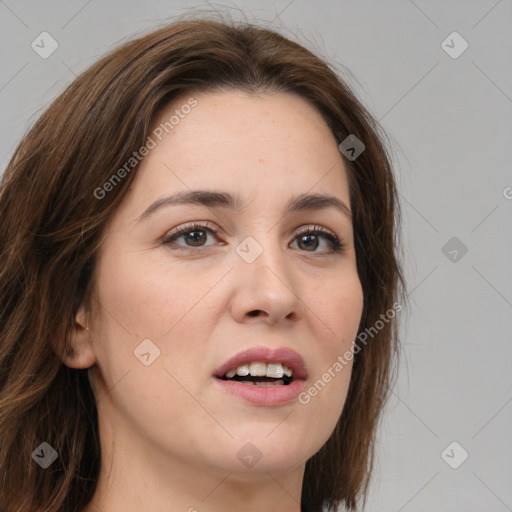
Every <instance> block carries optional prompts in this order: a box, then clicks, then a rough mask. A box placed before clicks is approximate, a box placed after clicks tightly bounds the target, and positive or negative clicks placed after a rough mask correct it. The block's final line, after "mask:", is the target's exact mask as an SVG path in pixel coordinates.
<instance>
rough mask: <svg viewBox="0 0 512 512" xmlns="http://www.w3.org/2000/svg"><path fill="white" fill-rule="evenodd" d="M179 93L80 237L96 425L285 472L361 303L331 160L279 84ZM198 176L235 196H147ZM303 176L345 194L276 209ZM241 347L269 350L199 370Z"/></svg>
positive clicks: (325, 190)
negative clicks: (104, 213) (260, 374)
mask: <svg viewBox="0 0 512 512" xmlns="http://www.w3.org/2000/svg"><path fill="white" fill-rule="evenodd" d="M191 96H193V98H195V100H196V101H197V104H196V105H195V106H194V107H193V108H190V109H189V108H181V107H182V106H183V105H185V104H187V100H188V98H189V96H187V97H185V98H183V99H180V101H175V102H174V103H173V105H172V106H169V107H168V108H166V109H165V110H164V111H162V112H161V115H160V117H159V118H158V119H157V120H156V121H155V124H154V126H153V127H152V130H153V135H151V136H152V139H153V142H154V143H155V144H153V143H150V144H149V145H150V146H154V147H152V148H151V149H150V150H149V151H148V154H147V155H146V156H145V157H144V159H143V160H142V162H141V164H140V166H139V168H138V170H137V175H136V177H135V179H134V181H133V182H132V184H131V187H130V190H129V192H128V194H127V196H125V199H124V200H123V202H122V204H121V206H120V207H119V208H118V209H117V210H116V213H115V215H114V216H113V217H112V218H111V220H110V223H109V225H108V228H107V230H106V233H105V238H104V242H103V244H102V246H101V248H100V252H99V254H98V259H97V266H96V269H95V283H96V284H95V290H94V299H95V300H93V303H92V304H93V315H92V316H91V325H90V332H91V333H92V336H91V350H92V352H93V354H94V362H95V366H94V367H93V368H91V370H90V373H91V377H92V380H93V383H94V390H95V393H96V396H97V398H98V399H99V400H100V401H99V405H98V410H99V415H100V422H101V423H102V424H103V425H104V427H103V434H104V435H109V433H110V435H112V436H114V433H115V436H116V438H117V439H118V440H120V439H130V442H131V443H133V446H137V447H138V448H135V449H134V450H139V453H148V452H150V451H154V453H158V454H159V457H162V460H163V459H165V460H166V461H174V462H177V463H182V464H183V465H184V464H187V466H189V467H196V468H201V469H202V470H205V468H206V469H208V470H211V471H214V470H222V471H226V470H228V471H231V472H233V474H239V476H240V478H251V477H252V476H254V475H256V474H258V472H261V473H264V472H266V471H271V472H272V474H287V473H290V472H292V471H296V470H297V468H303V465H304V463H305V462H306V460H307V459H308V458H309V457H311V456H312V455H313V454H314V453H316V452H317V451H318V450H319V449H320V448H321V446H322V445H323V444H324V443H325V442H326V440H327V439H328V437H329V436H330V434H331V433H332V430H333V429H334V426H335V424H336V422H337V420H338V418H339V416H340V414H341V413H342V409H343V406H344V403H345V398H346V395H347V391H348V386H349V381H350V376H351V369H352V368H351V365H352V363H351V360H347V361H346V362H345V364H344V365H343V368H342V369H341V370H340V369H339V366H336V364H335V363H336V362H338V365H340V363H339V357H340V356H342V355H343V354H344V353H346V351H347V350H350V349H351V347H352V343H353V340H354V338H355V337H356V335H357V329H358V325H359V321H360V318H361V314H362V307H363V294H362V288H361V283H360V280H359V277H358V274H357V268H356V254H355V252H354V244H353V231H352V222H351V218H350V210H349V208H350V203H349V188H348V181H347V171H346V168H345V167H344V163H343V160H342V157H341V155H340V153H339V151H338V148H337V144H336V141H335V139H334V137H333V136H332V134H331V132H330V130H329V129H328V127H327V125H326V124H325V122H324V121H323V119H322V117H321V116H320V114H319V113H318V112H317V111H316V110H315V109H314V108H313V107H311V106H310V105H309V104H308V103H307V102H305V101H304V100H303V99H302V98H300V97H298V96H296V95H293V94H287V93H265V94H261V95H259V96H248V95H246V94H244V93H242V92H237V91H223V92H215V93H201V94H193V95H191ZM176 109H179V111H180V112H181V115H180V116H178V117H179V121H178V123H176V119H177V118H175V120H174V122H173V128H172V130H170V129H169V128H167V129H168V131H169V133H165V130H164V131H163V133H162V129H161V128H160V130H158V127H159V126H161V123H165V122H166V121H169V119H170V118H171V116H172V115H173V114H174V113H175V110H176ZM184 112H188V113H187V114H186V115H185V114H184ZM168 126H169V125H168ZM155 130H156V131H155ZM155 133H158V134H160V137H161V140H159V137H158V136H155V135H154V134H155ZM198 190H201V191H207V192H216V193H222V194H229V195H231V196H233V197H237V198H238V201H239V204H238V205H236V206H237V207H238V208H231V207H230V206H229V205H228V204H227V203H225V202H222V201H219V200H218V197H217V200H216V201H212V200H211V198H210V201H209V202H207V203H206V204H200V203H193V202H190V203H185V204H180V203H174V204H173V203H171V202H169V201H167V202H165V201H160V200H162V199H165V198H168V197H170V196H172V195H174V194H177V193H188V192H191V191H198ZM311 194H317V195H326V196H331V197H334V198H335V199H337V201H338V202H339V203H342V204H344V205H345V206H346V208H347V211H343V207H341V208H337V207H335V206H333V205H332V204H328V203H325V202H323V203H322V202H317V203H316V204H313V203H309V204H308V203H307V201H303V202H302V207H301V204H298V205H297V204H295V206H296V207H295V208H292V209H287V208H288V206H289V204H290V203H291V202H293V201H294V200H295V199H296V198H298V197H299V196H301V195H311ZM205 198H206V196H203V198H202V199H205ZM196 199H197V197H196ZM199 199H201V198H199ZM158 201H159V203H157V204H156V205H155V202H158ZM150 205H153V206H152V207H151V208H149V207H150ZM305 206H308V207H305ZM148 208H149V210H148ZM181 228H183V230H182V231H180V230H181ZM338 240H339V243H340V244H341V245H342V248H341V249H340V248H339V246H338V244H337V241H338ZM249 349H255V351H254V352H253V353H249V354H248V355H247V357H245V358H244V357H243V353H244V351H247V350H249ZM240 353H242V356H241V359H240V358H238V359H234V360H231V362H228V361H229V360H230V359H231V358H233V357H234V356H237V354H240ZM248 359H250V361H249V360H248ZM251 362H254V363H257V362H260V363H261V362H262V363H265V362H266V363H275V364H273V365H272V364H270V365H267V366H265V365H263V368H264V370H263V371H269V368H270V373H271V376H270V377H268V378H265V379H263V378H256V377H246V379H245V380H246V382H245V383H244V382H242V381H243V380H244V379H243V377H242V378H240V377H235V379H231V380H229V381H227V380H223V379H220V378H218V376H216V375H217V374H218V373H219V371H220V372H221V375H220V376H221V377H223V376H224V375H225V373H226V372H227V371H228V370H230V369H231V368H235V369H236V368H237V367H238V366H241V367H243V366H244V364H243V363H247V364H248V365H249V364H250V363H251ZM238 363H240V364H239V365H238ZM279 363H281V364H283V363H284V364H285V365H287V366H289V369H293V373H292V380H291V383H285V384H281V383H278V384H275V383H276V382H277V381H278V380H280V381H281V382H284V381H286V382H288V381H287V380H286V379H284V378H282V379H281V378H278V377H279V376H280V375H281V373H280V372H281V369H280V367H279ZM301 365H302V366H303V370H300V366H301ZM258 368H259V369H260V370H261V368H262V366H261V365H256V366H254V367H250V366H249V370H250V371H251V370H252V371H253V373H257V371H258ZM282 371H286V368H284V369H283V370H282ZM272 372H275V373H272ZM241 373H242V374H243V373H244V369H243V368H242V370H241ZM288 373H290V372H289V371H288ZM326 373H328V375H327V377H326ZM272 375H275V376H277V377H275V378H274V377H272ZM236 380H238V382H237V381H236ZM248 380H250V381H251V382H250V383H248V382H247V381H248ZM252 381H258V384H254V383H253V382H252ZM263 381H267V383H268V384H270V385H267V386H265V385H261V384H260V383H262V382H263ZM319 381H320V383H319ZM315 383H316V387H315ZM290 390H291V391H290ZM311 390H312V391H311ZM315 390H316V392H315ZM299 398H300V399H299ZM119 442H121V441H119ZM248 443H251V444H248ZM251 457H252V458H251ZM257 459H258V460H257ZM254 461H257V463H254Z"/></svg>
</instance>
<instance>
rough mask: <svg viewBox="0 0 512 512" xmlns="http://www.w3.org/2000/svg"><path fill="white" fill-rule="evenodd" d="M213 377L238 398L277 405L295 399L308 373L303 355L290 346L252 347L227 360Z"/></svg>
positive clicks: (259, 404)
mask: <svg viewBox="0 0 512 512" xmlns="http://www.w3.org/2000/svg"><path fill="white" fill-rule="evenodd" d="M213 377H214V378H215V381H216V382H217V383H218V384H219V385H220V386H221V389H222V390H223V391H225V392H227V393H229V394H231V395H232V396H234V397H235V398H237V399H239V400H243V401H245V402H248V403H250V404H251V405H256V406H260V407H280V406H285V405H288V404H292V403H294V402H295V401H296V399H297V396H298V395H299V394H300V393H301V392H302V391H303V390H304V388H305V386H306V379H307V377H308V373H307V371H306V369H305V368H304V361H303V359H302V357H301V356H300V355H299V354H298V353H297V352H295V351H293V350H291V349H288V348H279V349H273V350H272V349H269V348H268V347H254V348H252V349H249V350H245V351H243V352H240V353H238V354H237V355H235V356H234V357H232V358H231V359H229V360H228V361H226V362H225V363H224V364H223V365H221V366H220V367H219V368H218V369H217V370H216V371H215V373H214V375H213Z"/></svg>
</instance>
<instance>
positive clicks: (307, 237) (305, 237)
mask: <svg viewBox="0 0 512 512" xmlns="http://www.w3.org/2000/svg"><path fill="white" fill-rule="evenodd" d="M321 237H323V238H324V240H325V239H326V240H328V241H329V243H330V245H331V250H330V251H327V252H328V253H334V252H341V251H342V250H343V248H344V244H343V243H342V242H341V241H340V239H339V238H338V237H337V236H336V235H335V234H334V233H333V232H332V231H330V230H328V229H326V228H324V227H322V226H314V227H313V228H311V227H310V226H304V227H302V228H300V229H299V231H298V233H297V238H298V239H299V244H302V245H303V246H304V247H306V248H311V247H312V248H313V250H312V251H311V250H309V249H307V252H319V251H315V249H316V248H317V247H318V246H319V241H318V240H319V238H321Z"/></svg>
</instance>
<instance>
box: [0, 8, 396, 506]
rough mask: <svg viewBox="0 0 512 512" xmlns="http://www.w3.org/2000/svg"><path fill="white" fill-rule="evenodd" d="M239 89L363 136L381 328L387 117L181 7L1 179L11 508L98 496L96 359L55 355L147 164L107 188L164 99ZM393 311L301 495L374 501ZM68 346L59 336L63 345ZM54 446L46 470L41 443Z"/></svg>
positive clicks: (374, 304)
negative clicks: (303, 106)
mask: <svg viewBox="0 0 512 512" xmlns="http://www.w3.org/2000/svg"><path fill="white" fill-rule="evenodd" d="M215 88H231V89H238V90H243V91H246V92H248V93H260V92H273V91H284V92H294V93H297V94H299V95H300V96H301V97H303V98H304V99H306V100H307V101H309V102H310V104H312V105H313V106H314V107H316V108H317V109H318V111H319V112H320V113H321V114H322V116H323V118H324V119H325V121H326V123H327V124H328V126H329V127H330V129H331V131H332V133H333V134H334V136H335V137H336V140H337V141H338V143H341V142H342V141H343V140H344V139H345V138H346V137H347V136H348V135H351V134H353V135H355V136H356V137H357V138H358V139H360V140H361V141H363V142H364V145H365V150H364V151H363V153H362V154H361V155H360V156H359V157H358V158H357V159H355V160H353V161H350V159H348V158H345V157H344V162H345V165H346V166H347V169H348V173H349V184H350V203H351V209H352V212H353V227H354V242H355V248H356V256H357V269H358V273H359V277H360V280H361V283H362V287H363V293H364V310H363V316H362V319H361V323H360V327H359V332H360V333H362V332H363V331H365V330H367V329H368V328H370V327H373V326H374V325H375V324H376V322H378V321H379V318H381V317H382V314H383V313H385V312H387V311H389V310H391V309H392V308H393V304H395V306H396V304H397V302H396V301H397V299H398V298H399V296H401V297H402V298H401V301H402V303H403V299H404V298H405V293H403V292H404V290H405V286H404V279H403V277H402V270H401V266H400V263H399V258H398V252H397V248H398V249H399V244H398V238H397V233H398V224H399V223H398V221H399V219H400V212H399V208H398V202H397V191H396V185H395V181H394V178H393V175H392V170H391V165H390V158H389V156H388V153H387V149H386V146H385V144H384V143H383V140H384V139H383V137H384V135H383V132H382V130H381V128H380V127H379V125H378V123H377V122H376V121H375V120H374V119H373V118H372V116H371V115H370V114H369V113H368V111H367V110H366V109H365V108H364V107H363V106H362V105H361V104H360V102H359V101H358V100H357V99H356V97H355V96H354V94H353V93H352V92H351V91H350V89H349V87H348V86H347V85H346V83H345V82H344V81H343V80H342V79H341V78H340V77H339V76H338V75H337V73H336V72H335V71H333V70H332V69H331V68H330V67H329V65H328V64H327V63H326V62H325V61H324V60H323V59H321V58H319V57H317V56H316V55H314V54H313V53H312V52H310V51H309V50H307V49H306V48H304V47H303V46H301V45H299V44H297V43H295V42H292V41H290V40H288V39H287V38H285V37H284V36H282V35H279V34H278V33H276V32H274V31H270V30H267V29H263V28H259V27H256V26H254V25H251V24H247V23H233V22H228V21H225V20H224V21H219V20H213V19H207V18H206V17H204V16H203V17H202V19H182V20H179V21H178V22H176V23H173V24H170V25H167V26H165V27H163V28H161V29H158V30H157V31H154V32H152V33H150V34H148V35H146V36H144V37H141V38H139V39H137V40H134V41H129V42H127V43H125V44H124V45H123V46H121V47H119V48H118V49H116V50H114V51H112V52H111V53H110V54H109V55H107V56H105V57H103V58H102V59H101V60H99V61H98V62H97V63H95V64H94V65H93V66H92V67H90V68H89V69H88V70H87V71H85V72H84V73H83V74H81V75H80V76H79V77H78V78H77V79H76V80H74V82H73V83H71V85H69V87H68V88H67V89H66V90H65V91H64V92H63V93H62V94H61V95H60V96H59V97H58V98H57V99H56V100H55V101H54V102H53V103H52V104H51V105H50V106H49V108H48V109H47V110H46V111H45V112H44V113H43V114H42V115H41V117H40V118H39V120H38V121H37V122H36V123H35V125H34V126H33V127H32V128H31V129H30V130H29V131H28V133H27V134H26V136H25V137H24V138H23V140H22V141H21V143H20V144H19V146H18V148H17V149H16V151H15V153H14V155H13V157H12V159H11V161H10V162H9V164H8V167H7V169H6V170H5V172H4V174H3V177H2V181H1V188H0V218H1V219H2V222H0V258H1V262H2V265H1V267H0V336H1V343H0V389H1V391H0V475H1V478H0V482H1V483H0V485H1V488H0V503H1V506H0V507H1V510H2V512H15V511H16V512H33V511H34V510H39V509H41V510H44V511H45V512H46V511H48V512H75V511H80V510H82V509H83V508H84V507H85V506H86V505H87V503H88V502H89V501H90V500H91V499H92V496H93V494H94V491H95V488H96V484H97V479H98V476H99V469H100V457H101V452H100V442H99V437H98V422H97V410H96V401H95V396H94V393H93V391H92V388H91V383H90V381H89V378H88V373H87V370H82V369H78V370H77V369H71V368H69V367H67V366H66V365H64V364H63V362H62V359H61V358H60V357H59V356H58V354H64V353H65V351H67V350H69V349H70V348H69V346H67V344H68V340H69V339H70V338H69V337H70V333H71V332H72V329H73V327H74V319H75V315H76V313H77V310H78V307H79V305H80V304H81V303H82V301H86V302H87V301H89V300H90V298H91V290H92V288H93V286H94V261H95V254H96V253H97V251H98V249H99V247H100V242H101V237H102V235H103V233H104V228H105V226H106V223H107V222H108V220H109V219H110V218H111V216H112V214H113V213H114V211H115V209H116V208H117V207H118V206H119V204H120V203H121V201H122V199H123V197H124V195H125V193H126V191H127V189H128V187H129V185H130V183H131V181H132V180H133V178H134V176H135V173H136V170H137V169H136V166H135V167H134V169H133V170H132V171H131V172H129V173H127V175H126V176H125V177H124V179H122V180H121V181H120V182H119V183H117V184H116V186H115V187H113V188H112V190H111V191H110V192H109V193H108V194H106V195H105V196H104V197H103V198H102V199H101V200H99V199H98V198H97V197H96V195H95V193H94V191H95V190H97V189H98V187H101V186H102V185H103V184H104V183H106V182H107V181H108V180H109V179H110V178H111V177H112V175H113V171H115V170H116V169H119V168H120V167H121V166H123V164H124V163H125V162H126V161H127V159H129V158H130V156H131V155H132V153H133V152H134V151H136V150H137V149H139V148H140V147H141V146H143V145H144V143H145V141H146V140H147V137H148V134H149V129H150V128H149V127H150V126H151V123H152V121H153V120H154V119H155V116H156V115H157V114H158V113H159V112H160V111H161V109H162V108H163V107H164V106H165V105H166V104H168V103H169V102H170V101H171V100H173V99H174V98H176V97H177V96H178V95H182V94H185V93H187V94H189V93H194V92H202V91H211V90H214V89H215ZM396 320H397V319H396V318H392V319H390V320H389V321H386V322H385V323H384V322H382V321H381V323H383V324H384V325H383V327H382V328H381V329H379V330H378V332H377V333H376V334H375V335H372V339H371V340H369V341H368V343H367V344H366V346H364V347H362V349H361V350H360V351H359V352H358V353H357V354H356V355H355V356H354V366H353V369H352V377H351V382H350V388H349V391H348V396H347V399H346V403H345V406H344V409H343V413H342V415H341V417H340V418H339V421H338V423H337V425H336V427H335V429H334V431H333V433H332V435H331V437H330V438H329V440H328V441H327V442H326V444H325V445H324V446H323V447H322V448H321V450H320V451H319V452H318V453H316V454H315V455H313V456H312V457H311V458H310V459H309V460H308V461H307V463H306V471H305V475H304V482H303V489H302V499H301V507H302V510H303V511H320V510H321V509H322V506H324V507H326V508H328V509H330V510H331V509H332V510H335V509H336V507H338V506H339V505H344V506H345V507H347V508H348V510H355V509H356V507H357V505H358V501H359V498H360V496H361V495H362V496H363V497H364V502H365V503H366V497H367V492H368V491H367V490H368V484H369V481H370V476H371V472H372V468H373V463H374V448H375V446H374V444H375V435H376V430H377V426H378V421H379V419H380V417H381V412H382V409H383V406H384V404H385V402H386V401H387V399H388V396H389V394H390V391H391V389H392V386H393V384H394V380H393V375H394V374H393V372H392V369H393V362H395V363H397V362H398V356H399V342H398V334H397V330H398V329H397V322H396ZM55 347H57V348H55ZM44 441H45V442H47V443H49V444H50V445H51V446H52V447H53V448H54V449H55V450H56V451H57V453H58V458H57V460H56V461H55V462H54V463H53V464H52V465H51V466H50V467H49V468H48V469H45V470H43V469H42V468H41V467H40V466H39V465H38V464H37V463H36V462H35V461H34V460H33V458H32V452H33V451H34V450H35V449H36V447H38V446H39V445H40V444H41V443H42V442H44Z"/></svg>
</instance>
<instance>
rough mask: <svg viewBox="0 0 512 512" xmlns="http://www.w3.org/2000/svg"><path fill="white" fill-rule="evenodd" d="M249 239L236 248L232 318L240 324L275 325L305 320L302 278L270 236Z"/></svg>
mask: <svg viewBox="0 0 512 512" xmlns="http://www.w3.org/2000/svg"><path fill="white" fill-rule="evenodd" d="M263 238H265V240H264V242H263V243H260V242H258V241H256V240H255V239H254V238H252V237H248V239H246V240H245V241H244V242H242V243H241V244H240V246H239V247H238V248H237V256H236V260H235V261H236V263H235V269H234V272H233V276H234V279H235V285H234V296H233V300H232V304H231V307H232V315H233V317H234V318H235V319H236V320H237V321H238V322H244V321H247V320H248V319H254V320H251V321H256V319H258V320H257V321H262V320H263V321H264V322H265V323H267V324H276V323H279V322H283V321H288V322H291V321H297V320H298V319H299V318H301V317H302V311H303V306H304V305H303V303H302V301H301V299H300V296H299V294H300V285H301V283H300V282H299V276H298V274H297V273H296V272H294V271H293V268H292V267H291V266H290V264H289V260H287V258H289V256H287V255H286V254H285V252H284V251H283V249H282V248H281V247H280V246H278V244H277V242H275V241H274V240H273V239H272V237H271V236H265V237H263V236H261V237H258V240H259V241H261V240H263Z"/></svg>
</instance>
